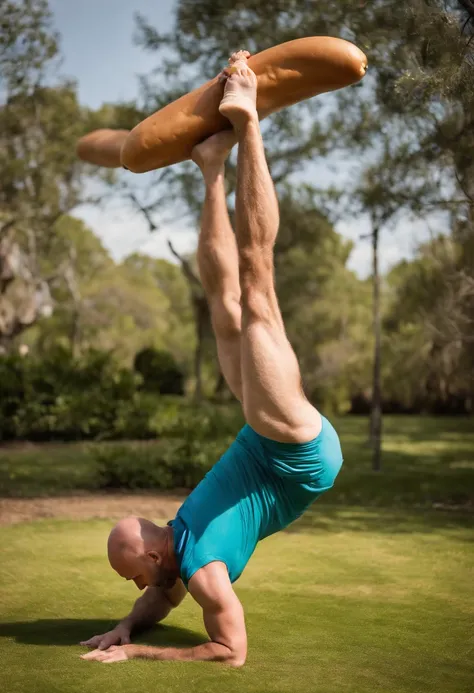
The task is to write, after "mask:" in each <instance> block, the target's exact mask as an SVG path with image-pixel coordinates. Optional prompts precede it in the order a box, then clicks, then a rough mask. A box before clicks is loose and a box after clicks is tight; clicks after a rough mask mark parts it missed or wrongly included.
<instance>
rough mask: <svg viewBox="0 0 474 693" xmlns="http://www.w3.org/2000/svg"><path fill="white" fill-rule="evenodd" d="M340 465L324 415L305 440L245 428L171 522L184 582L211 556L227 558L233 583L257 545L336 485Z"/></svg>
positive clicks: (334, 437)
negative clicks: (279, 439) (292, 440)
mask: <svg viewBox="0 0 474 693" xmlns="http://www.w3.org/2000/svg"><path fill="white" fill-rule="evenodd" d="M341 464H342V454H341V449H340V445H339V439H338V437H337V434H336V432H335V431H334V429H333V427H332V426H331V424H330V423H329V422H328V421H327V420H326V419H325V418H324V417H322V429H321V433H320V434H319V435H318V437H317V438H315V439H314V440H313V441H310V442H308V443H303V444H301V443H299V444H293V443H278V442H275V441H272V440H269V439H268V438H264V437H263V436H261V435H259V434H258V433H256V432H255V431H254V430H253V429H252V428H251V427H250V426H248V425H247V426H244V428H243V429H242V430H241V431H240V433H239V434H238V436H237V438H236V440H235V442H234V443H233V444H232V445H231V446H230V448H229V449H228V450H227V452H226V453H225V454H224V455H223V456H222V457H221V459H220V460H219V461H218V462H217V463H216V464H215V465H214V467H213V468H212V469H211V470H210V471H209V472H208V473H207V474H206V476H205V477H204V479H203V480H202V481H201V483H200V484H199V485H198V486H197V487H196V488H195V489H194V491H193V492H192V493H191V494H190V496H189V497H188V498H187V500H186V501H185V502H184V504H183V505H182V506H181V508H180V510H179V512H178V514H177V517H176V519H175V520H173V522H172V523H170V524H172V526H173V530H174V548H175V553H176V557H177V561H178V565H179V566H180V573H181V577H182V579H183V582H184V583H185V584H186V585H187V583H188V582H189V580H190V579H191V577H192V576H193V575H194V573H195V572H196V571H197V570H199V569H200V568H202V567H203V566H204V565H207V564H208V563H210V562H212V561H221V562H223V563H225V564H226V566H227V570H228V572H229V577H230V580H231V582H235V580H237V579H238V577H239V576H240V575H241V573H242V571H243V569H244V568H245V566H246V564H247V562H248V560H249V558H250V556H251V555H252V553H253V552H254V550H255V547H256V544H257V542H258V541H260V540H261V539H264V538H265V537H267V536H269V535H270V534H273V533H274V532H277V531H279V530H281V529H283V528H284V527H286V526H287V525H289V524H290V523H291V522H293V521H294V520H295V519H296V518H297V517H299V516H300V515H301V514H302V513H303V512H304V511H305V509H306V508H307V507H308V506H309V505H310V504H311V503H312V502H313V501H314V500H315V499H316V498H317V497H318V496H319V495H320V494H321V493H323V492H324V491H326V490H327V489H328V488H330V487H331V486H332V485H333V483H334V479H335V477H336V475H337V473H338V472H339V469H340V467H341Z"/></svg>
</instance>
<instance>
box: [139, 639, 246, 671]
mask: <svg viewBox="0 0 474 693" xmlns="http://www.w3.org/2000/svg"><path fill="white" fill-rule="evenodd" d="M127 647H131V648H133V650H132V651H133V657H134V658H140V659H155V660H160V661H178V662H223V663H225V664H229V665H230V666H235V667H238V666H242V664H243V663H244V661H243V660H244V658H239V655H238V653H236V652H233V651H232V650H231V649H230V648H229V647H226V646H225V645H221V644H220V643H218V642H206V643H203V644H202V645H197V646H196V647H184V648H177V647H148V646H147V645H128V646H127Z"/></svg>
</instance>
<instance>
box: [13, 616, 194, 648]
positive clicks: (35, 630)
mask: <svg viewBox="0 0 474 693" xmlns="http://www.w3.org/2000/svg"><path fill="white" fill-rule="evenodd" d="M116 624H117V621H107V620H105V619H87V618H80V619H79V618H78V619H75V618H58V619H54V618H41V619H38V620H36V621H16V622H12V623H0V637H3V638H14V639H15V641H16V642H18V643H22V644H25V645H78V644H79V643H80V642H81V640H88V639H89V638H91V637H92V636H93V635H97V634H99V633H106V632H107V631H108V630H111V629H112V628H113V627H114V626H115V625H116ZM134 640H137V641H138V642H146V643H147V644H149V645H157V646H165V645H166V646H169V645H174V646H178V647H179V646H181V647H186V646H190V647H192V646H195V645H199V644H201V643H203V642H205V640H206V637H205V636H204V635H202V634H200V633H196V632H194V631H191V630H187V629H186V628H179V627H177V626H164V625H157V626H156V627H155V628H153V629H152V630H149V631H147V632H146V633H141V634H140V636H139V637H137V638H134Z"/></svg>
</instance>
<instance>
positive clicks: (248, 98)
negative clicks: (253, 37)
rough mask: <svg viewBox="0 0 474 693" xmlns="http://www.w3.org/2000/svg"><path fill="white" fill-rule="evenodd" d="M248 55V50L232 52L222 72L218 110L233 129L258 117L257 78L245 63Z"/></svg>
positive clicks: (237, 128)
mask: <svg viewBox="0 0 474 693" xmlns="http://www.w3.org/2000/svg"><path fill="white" fill-rule="evenodd" d="M249 56H250V53H249V52H248V51H239V52H238V53H233V54H232V55H231V57H230V59H229V67H227V68H225V70H224V71H223V72H222V78H223V79H225V80H226V84H225V89H224V97H223V99H222V101H221V105H220V106H219V112H220V113H221V114H222V115H223V116H225V117H226V118H228V119H229V120H230V122H231V123H232V125H233V127H234V129H235V130H239V129H240V128H241V127H242V126H243V125H245V124H246V123H247V122H248V121H249V120H252V119H254V118H258V114H257V105H256V104H257V78H256V76H255V73H254V72H253V71H252V70H251V69H250V68H249V66H248V65H247V58H248V57H249Z"/></svg>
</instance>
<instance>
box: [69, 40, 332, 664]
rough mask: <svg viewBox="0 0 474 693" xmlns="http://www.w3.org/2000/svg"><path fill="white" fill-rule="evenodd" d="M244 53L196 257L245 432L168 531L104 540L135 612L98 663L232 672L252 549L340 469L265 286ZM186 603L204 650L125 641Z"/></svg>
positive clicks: (214, 156) (269, 279) (264, 228)
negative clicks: (194, 610) (198, 611)
mask: <svg viewBox="0 0 474 693" xmlns="http://www.w3.org/2000/svg"><path fill="white" fill-rule="evenodd" d="M247 56H248V54H247V53H242V52H241V53H239V54H234V56H232V58H231V61H230V63H231V66H230V68H227V69H226V70H225V71H224V72H223V74H222V79H223V80H225V81H226V84H225V90H224V97H223V100H222V103H221V105H220V112H221V113H222V114H223V115H224V116H225V117H227V118H228V119H229V121H230V122H231V124H232V126H233V131H229V132H223V133H219V134H217V135H215V136H213V137H211V138H210V139H209V140H207V141H206V142H204V143H202V144H200V145H199V146H197V147H196V148H195V150H194V152H193V160H194V161H195V162H196V163H197V164H198V166H199V167H200V169H201V171H202V173H203V176H204V181H205V184H206V198H205V202H204V209H203V214H202V228H201V234H200V239H199V247H198V261H199V268H200V274H201V280H202V283H203V286H204V289H205V291H206V295H207V298H208V301H209V306H210V309H211V316H212V324H213V328H214V332H215V336H216V340H217V348H218V354H219V361H220V365H221V368H222V372H223V374H224V376H225V378H226V380H227V383H228V384H229V387H230V389H231V390H232V392H233V393H234V394H235V396H236V397H237V398H238V399H239V400H240V402H241V403H242V407H243V411H244V413H245V418H246V421H247V425H246V426H245V427H244V428H243V429H242V430H241V431H240V433H239V434H238V436H237V438H236V440H235V442H234V443H233V444H232V445H231V447H230V448H229V450H228V451H227V452H226V453H225V454H224V456H223V457H222V458H221V459H220V460H219V462H218V463H217V464H216V465H215V466H214V467H213V469H212V470H211V471H210V472H209V473H208V474H207V475H206V476H205V478H204V479H203V480H202V481H201V483H200V484H199V485H198V486H197V487H196V488H195V489H194V491H193V492H192V493H191V494H190V496H189V497H188V498H187V500H186V501H185V502H184V504H183V505H182V506H181V508H180V510H179V511H178V514H177V516H176V518H175V519H174V520H173V521H172V522H170V523H168V525H167V526H166V527H158V526H157V525H155V524H153V523H152V522H149V521H148V520H144V519H142V518H126V519H125V520H122V521H121V522H119V523H118V525H117V526H116V527H114V529H113V530H112V532H111V534H110V537H109V543H108V554H109V560H110V564H111V566H112V568H113V569H114V570H115V571H116V572H117V573H118V574H119V575H120V576H121V577H122V578H125V579H126V580H133V581H134V582H135V584H136V585H137V587H138V588H139V589H140V590H143V589H145V588H146V591H145V593H144V595H143V596H142V597H141V598H140V599H138V601H137V602H136V604H135V606H134V607H133V610H132V612H131V613H130V614H129V615H128V616H127V617H126V618H125V619H124V620H123V621H121V623H119V625H118V626H117V627H116V628H115V629H114V630H112V631H110V632H109V633H105V634H104V635H97V636H95V637H93V638H91V639H90V640H88V641H86V642H84V643H82V644H84V645H87V646H89V647H93V648H96V649H94V651H92V652H90V653H88V654H85V655H82V656H83V658H84V659H87V660H89V659H90V660H98V661H100V662H104V663H111V662H119V661H123V660H126V659H133V658H137V657H141V658H146V659H154V660H179V661H197V660H205V661H218V662H224V663H226V664H229V665H231V666H234V667H239V666H242V665H243V664H244V662H245V658H246V654H247V636H246V630H245V621H244V612H243V608H242V605H241V603H240V601H239V599H238V597H237V595H236V594H235V592H234V590H233V587H232V585H233V583H234V582H235V581H236V580H237V579H238V577H239V576H240V575H241V573H242V571H243V569H244V568H245V566H246V564H247V562H248V561H249V559H250V556H251V555H252V553H253V551H254V550H255V547H256V545H257V542H258V541H260V540H261V539H264V538H265V537H267V536H269V535H270V534H273V533H274V532H277V531H279V530H281V529H283V528H284V527H286V526H287V525H288V524H290V522H293V520H295V519H296V518H297V517H299V516H300V515H301V514H302V513H303V512H304V510H305V509H306V508H307V507H308V506H309V505H310V504H311V503H312V502H313V501H314V500H315V499H316V498H317V497H318V496H319V495H320V494H321V493H323V492H324V491H326V490H327V489H329V488H330V487H331V486H332V485H333V483H334V480H335V478H336V476H337V474H338V472H339V469H340V467H341V464H342V454H341V448H340V444H339V439H338V436H337V434H336V432H335V430H334V428H333V427H332V426H331V424H330V423H329V422H328V421H327V419H325V418H324V417H323V416H321V415H320V414H319V412H318V411H317V410H316V409H315V408H314V407H313V406H312V405H311V404H310V403H309V402H308V400H307V399H306V397H305V395H304V393H303V390H302V386H301V376H300V371H299V367H298V362H297V360H296V357H295V354H294V352H293V350H292V348H291V346H290V344H289V342H288V339H287V337H286V334H285V328H284V325H283V321H282V317H281V314H280V310H279V306H278V301H277V297H276V294H275V287H274V277H273V247H274V244H275V239H276V235H277V231H278V225H279V212H278V202H277V198H276V195H275V189H274V187H273V183H272V180H271V177H270V173H269V170H268V166H267V163H266V159H265V153H264V148H263V142H262V137H261V133H260V128H259V120H258V115H257V110H256V77H255V75H254V73H253V72H252V71H251V70H250V68H249V67H248V65H247V63H246V58H247ZM236 140H237V141H238V144H239V152H238V170H237V191H236V210H235V221H236V232H235V234H234V232H233V231H232V228H231V225H230V221H229V216H228V213H227V208H226V196H225V189H224V163H225V160H226V158H227V156H228V154H229V152H230V150H231V148H232V146H233V144H234V143H235V141H236ZM188 591H189V593H190V594H191V596H192V597H193V598H194V599H195V600H196V602H197V603H198V604H199V606H200V607H201V608H202V613H203V618H204V625H205V628H206V631H207V633H208V635H209V640H208V641H207V642H204V643H203V644H202V645H199V646H197V647H189V648H172V647H167V648H161V647H147V646H142V645H135V644H131V643H130V635H131V633H132V632H133V631H136V630H138V629H142V628H146V627H148V626H152V625H153V624H155V623H156V622H158V621H162V620H163V619H164V618H165V617H166V616H167V615H168V614H169V612H170V611H171V610H172V609H173V608H174V607H176V606H178V605H179V604H180V602H181V601H182V599H183V598H184V596H185V594H186V593H187V592H188Z"/></svg>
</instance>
